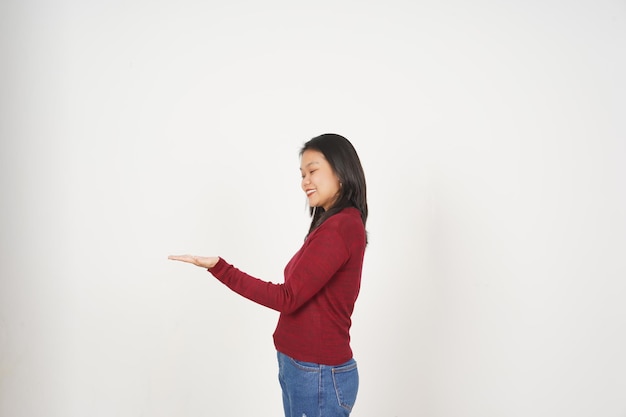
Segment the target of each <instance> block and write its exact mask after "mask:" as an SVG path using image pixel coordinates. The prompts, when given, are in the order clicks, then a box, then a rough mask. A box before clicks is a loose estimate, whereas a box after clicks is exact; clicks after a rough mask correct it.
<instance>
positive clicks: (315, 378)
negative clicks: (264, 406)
mask: <svg viewBox="0 0 626 417" xmlns="http://www.w3.org/2000/svg"><path fill="white" fill-rule="evenodd" d="M278 380H279V381H280V386H281V388H282V390H283V407H284V408H285V417H347V416H349V415H350V411H352V407H353V406H354V402H355V401H356V394H357V391H358V390H359V371H358V369H357V366H356V361H355V360H354V359H350V360H349V361H348V362H346V363H344V364H341V365H337V366H329V365H320V364H317V363H310V362H301V361H297V360H295V359H293V358H291V357H289V356H287V355H284V354H282V353H280V352H278Z"/></svg>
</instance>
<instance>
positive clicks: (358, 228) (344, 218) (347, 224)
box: [320, 207, 365, 235]
mask: <svg viewBox="0 0 626 417" xmlns="http://www.w3.org/2000/svg"><path fill="white" fill-rule="evenodd" d="M322 228H324V229H327V230H333V231H336V232H338V233H339V234H341V235H344V234H346V233H348V234H354V233H359V232H362V233H365V226H363V221H362V220H361V212H359V210H357V209H356V208H354V207H348V208H345V209H343V210H341V211H340V212H339V213H336V214H334V215H332V216H330V217H329V218H328V219H327V220H326V221H325V222H324V223H322V225H321V226H320V229H322Z"/></svg>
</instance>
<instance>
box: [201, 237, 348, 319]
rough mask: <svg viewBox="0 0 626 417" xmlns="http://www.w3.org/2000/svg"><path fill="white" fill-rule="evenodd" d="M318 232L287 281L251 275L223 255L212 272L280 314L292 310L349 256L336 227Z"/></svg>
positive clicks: (248, 296) (292, 268)
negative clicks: (231, 263)
mask: <svg viewBox="0 0 626 417" xmlns="http://www.w3.org/2000/svg"><path fill="white" fill-rule="evenodd" d="M318 232H319V233H315V234H312V235H310V236H309V239H308V240H307V242H305V244H304V246H303V247H302V249H301V251H302V253H301V254H300V255H301V256H299V258H298V260H297V261H296V263H295V264H294V265H293V266H292V267H291V268H290V273H289V276H285V283H284V284H274V283H272V282H268V281H263V280H261V279H258V278H255V277H252V276H250V275H248V274H246V273H245V272H242V271H240V270H239V269H237V268H235V267H234V266H232V265H230V264H229V263H227V262H226V261H225V260H224V259H222V258H220V259H219V261H218V262H217V264H216V265H215V266H214V267H213V268H211V269H209V272H211V274H213V276H215V277H216V278H217V279H218V280H220V281H221V282H222V283H223V284H225V285H226V286H227V287H229V288H230V289H231V290H233V291H235V292H236V293H238V294H240V295H242V296H243V297H246V298H248V299H249V300H252V301H254V302H256V303H258V304H261V305H263V306H265V307H269V308H271V309H273V310H276V311H279V312H281V313H286V314H289V313H292V312H294V311H296V310H297V309H299V308H300V307H301V306H302V305H303V304H304V303H306V302H307V301H308V300H310V299H311V298H312V297H313V296H314V295H315V294H317V293H318V292H319V291H320V290H321V289H322V288H323V287H324V285H326V283H327V282H328V281H329V280H330V279H331V278H332V277H333V275H335V273H336V272H337V271H338V270H339V269H340V268H341V267H342V266H343V265H344V264H345V263H346V261H347V260H348V258H349V250H348V248H347V246H346V244H345V242H344V239H343V238H342V236H341V234H340V233H339V232H338V231H337V230H336V229H334V228H329V229H326V230H318Z"/></svg>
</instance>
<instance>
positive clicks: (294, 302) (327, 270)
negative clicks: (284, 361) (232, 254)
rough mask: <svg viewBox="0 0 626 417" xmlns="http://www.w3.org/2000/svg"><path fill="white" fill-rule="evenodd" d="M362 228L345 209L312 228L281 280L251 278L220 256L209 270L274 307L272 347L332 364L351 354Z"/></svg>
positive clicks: (358, 219) (362, 249)
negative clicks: (279, 281)
mask: <svg viewBox="0 0 626 417" xmlns="http://www.w3.org/2000/svg"><path fill="white" fill-rule="evenodd" d="M364 253H365V227H364V226H363V222H362V221H361V214H360V212H359V211H358V210H357V209H355V208H347V209H344V210H342V211H341V212H339V213H337V214H335V215H333V216H331V217H330V218H329V219H328V220H326V221H325V222H324V223H322V225H321V226H320V227H318V228H317V229H315V230H314V231H313V232H312V233H311V234H310V235H309V236H308V237H307V238H306V240H305V242H304V244H303V245H302V247H301V248H300V250H299V251H298V252H296V254H295V255H294V256H293V258H291V260H290V261H289V263H288V264H287V266H286V267H285V271H284V274H285V277H284V283H282V284H274V283H272V282H267V281H263V280H260V279H258V278H254V277H252V276H250V275H248V274H246V273H245V272H242V271H240V270H238V269H237V268H235V267H234V266H232V265H230V264H229V263H227V262H226V261H225V260H223V259H221V258H220V260H219V261H218V262H217V264H216V265H215V266H214V267H213V268H211V269H209V271H210V272H211V273H212V274H213V275H214V276H215V277H216V278H217V279H218V280H220V281H221V282H222V283H224V284H225V285H226V286H228V287H229V288H230V289H232V290H233V291H235V292H236V293H238V294H240V295H242V296H244V297H246V298H248V299H250V300H252V301H254V302H256V303H259V304H261V305H264V306H266V307H269V308H272V309H274V310H277V311H279V312H280V317H279V320H278V325H277V326H276V331H275V332H274V345H275V346H276V349H277V350H278V351H280V352H282V353H284V354H285V355H288V356H291V357H293V358H294V359H297V360H301V361H305V362H314V363H321V364H326V365H338V364H341V363H344V362H346V361H348V360H350V359H351V358H352V349H351V348H350V326H351V324H352V321H351V316H352V312H353V310H354V303H355V302H356V299H357V296H358V294H359V289H360V285H361V270H362V267H363V256H364Z"/></svg>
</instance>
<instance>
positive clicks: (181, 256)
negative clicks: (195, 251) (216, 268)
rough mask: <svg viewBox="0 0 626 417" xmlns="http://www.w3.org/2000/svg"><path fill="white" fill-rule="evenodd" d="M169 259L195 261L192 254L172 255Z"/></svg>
mask: <svg viewBox="0 0 626 417" xmlns="http://www.w3.org/2000/svg"><path fill="white" fill-rule="evenodd" d="M167 259H171V260H173V261H182V262H193V257H192V256H190V255H170V256H168V257H167Z"/></svg>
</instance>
